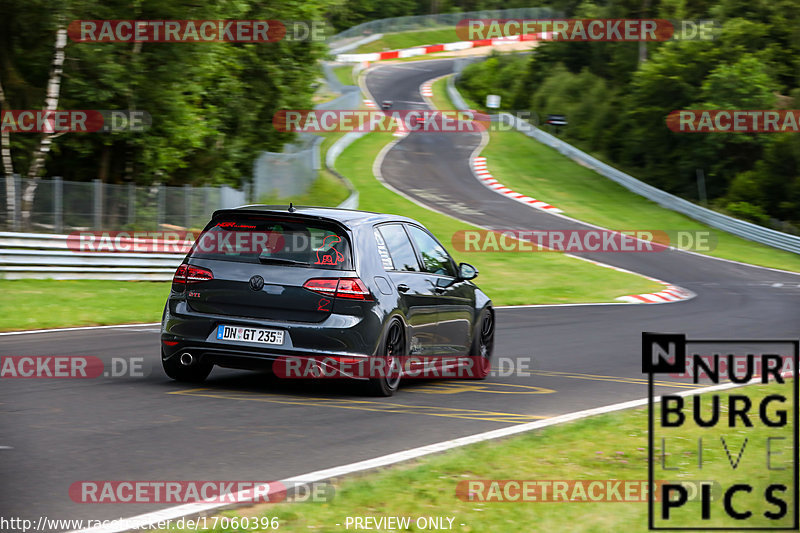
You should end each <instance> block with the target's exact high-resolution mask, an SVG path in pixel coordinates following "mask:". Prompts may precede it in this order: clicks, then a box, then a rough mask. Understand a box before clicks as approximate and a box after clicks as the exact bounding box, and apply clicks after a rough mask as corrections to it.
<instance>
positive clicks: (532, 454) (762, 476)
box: [209, 385, 792, 533]
mask: <svg viewBox="0 0 800 533" xmlns="http://www.w3.org/2000/svg"><path fill="white" fill-rule="evenodd" d="M776 387H784V390H785V387H786V386H785V385H783V386H776V385H767V386H765V385H753V386H749V387H746V388H742V389H737V391H736V392H737V393H740V394H746V395H747V396H749V397H750V398H751V399H752V401H753V405H754V406H758V405H759V403H758V401H759V400H760V399H762V398H764V397H765V396H766V395H767V394H769V393H774V392H778V391H777V390H776ZM723 398H724V397H723ZM723 402H726V400H724V399H723ZM791 403H792V400H791V395H790V396H789V398H788V405H781V407H780V408H781V409H783V408H785V409H787V411H789V412H791V407H790V405H791ZM709 404H710V399H709V398H708V397H704V398H703V403H702V405H703V406H705V407H707V406H708V405H709ZM725 405H727V404H725ZM773 405H774V404H773ZM656 409H658V408H656ZM756 410H757V408H756ZM769 411H770V415H771V416H773V417H774V414H772V413H774V407H770V410H769ZM656 412H659V411H656ZM684 413H685V414H686V415H687V416H689V417H691V402H687V408H686V409H685V410H684ZM723 414H724V413H723ZM756 416H757V415H756ZM689 419H691V418H689ZM754 424H755V426H756V427H754V428H753V429H752V430H748V431H747V433H746V436H747V437H748V440H749V441H748V444H747V448H746V450H745V452H744V453H743V456H742V459H741V463H740V465H739V466H738V468H737V470H735V471H734V470H732V468H731V466H730V464H729V462H728V458H727V457H726V455H725V452H724V450H723V449H722V447H721V444H720V440H719V437H720V436H724V437H725V438H726V440H727V441H728V442H729V443H730V447H731V451H730V453H731V454H732V455H733V457H734V460H735V459H736V456H735V454H736V453H738V450H739V449H740V447H741V443H742V441H743V433H742V430H741V429H738V428H735V429H727V428H723V427H717V428H702V431H700V430H698V429H696V428H695V427H694V425H693V424H692V426H691V427H687V428H685V429H684V430H683V432H682V436H683V437H684V438H685V439H686V441H685V442H686V443H687V444H686V445H685V449H684V447H683V446H681V445H680V444H677V442H676V441H675V440H668V441H667V443H668V444H667V453H670V454H671V455H670V456H669V457H668V458H667V461H668V463H667V464H668V466H674V465H676V464H678V463H684V464H683V468H682V471H681V474H682V475H681V476H680V478H678V476H675V474H673V473H670V472H666V471H661V470H660V465H658V466H656V469H655V472H654V474H655V475H654V478H655V479H657V480H670V481H671V480H674V479H681V480H716V481H719V482H720V483H721V484H722V486H723V487H724V488H727V487H728V486H730V485H731V484H732V483H733V481H734V480H736V482H742V481H746V482H748V483H750V484H752V485H753V488H754V490H753V493H751V494H742V493H739V494H737V495H736V497H735V498H734V502H735V505H736V506H737V508H742V509H751V510H752V511H753V513H754V514H756V515H758V516H760V515H761V513H762V512H763V511H766V510H774V509H775V507H774V506H772V505H768V504H767V503H766V502H765V500H764V496H763V494H764V493H763V488H764V487H765V486H766V485H768V484H769V483H784V484H786V485H787V486H788V487H791V486H792V469H791V468H787V469H786V470H782V471H777V470H775V471H771V472H770V471H767V470H766V468H765V463H764V458H765V453H766V449H765V442H766V440H765V439H766V437H767V436H775V435H781V436H788V437H789V438H788V439H787V440H785V441H773V442H772V452H773V453H776V452H777V453H783V454H784V455H783V456H782V457H780V456H778V455H774V456H773V459H776V460H778V461H780V460H783V461H786V460H789V461H790V460H791V459H789V458H791V457H792V448H791V442H792V439H791V436H790V435H786V430H787V428H781V429H778V430H776V429H771V428H766V427H765V426H764V425H763V424H760V423H759V422H758V420H757V419H756V421H755V422H754ZM659 431H660V430H659ZM657 435H661V433H657ZM700 436H702V437H703V439H704V440H703V464H704V466H703V469H702V470H701V471H696V470H693V465H694V464H696V461H697V457H696V455H695V454H696V446H697V438H698V437H700ZM659 440H660V439H657V440H656V448H657V449H656V450H654V454H656V456H657V457H660V450H659V449H658V441H659ZM647 461H648V452H647V410H646V408H639V409H633V410H626V411H620V412H616V413H609V414H605V415H600V416H595V417H591V418H587V419H584V420H579V421H576V422H571V423H566V424H560V425H557V426H552V427H548V428H543V429H540V430H536V431H532V432H528V433H525V434H522V435H520V436H516V437H513V438H509V439H505V440H501V441H489V442H485V443H480V444H475V445H470V446H466V447H463V448H458V449H456V450H452V451H450V452H447V453H444V454H440V455H434V456H428V457H425V458H422V459H420V460H417V461H415V462H413V463H406V464H403V465H398V466H395V467H393V468H390V469H385V470H382V471H378V472H372V473H367V474H364V475H361V476H355V477H350V478H346V479H343V480H341V481H339V482H336V483H335V497H334V499H333V500H332V501H330V502H326V503H294V504H291V503H289V504H286V503H284V504H262V505H260V506H257V507H251V508H246V509H242V510H240V511H227V512H225V513H223V514H224V515H225V516H229V517H231V516H237V515H241V516H253V517H255V516H267V517H277V518H278V520H279V521H280V524H281V525H280V529H281V530H287V531H320V532H334V531H343V530H344V524H345V518H346V517H348V516H349V517H354V516H375V517H381V516H410V517H413V518H416V517H419V516H449V517H455V520H454V522H453V524H454V526H455V527H454V528H453V529H454V530H456V531H463V532H486V531H502V532H504V533H506V532H509V533H511V532H521V533H528V532H530V531H570V532H617V531H631V532H634V531H646V530H647V503H645V502H641V503H640V502H636V503H630V502H579V503H578V502H576V503H571V502H564V501H562V502H529V501H528V502H481V501H465V500H463V499H461V498H459V497H457V495H456V488H457V487H458V486H459V483H460V482H467V481H469V480H512V479H513V480H642V481H644V480H647V477H648V473H647ZM774 464H775V465H776V466H778V465H779V463H778V462H776V463H774ZM462 487H463V485H462ZM781 498H782V499H783V500H784V501H786V502H787V504H788V505H789V508H790V510H789V515H788V518H787V519H784V520H783V521H782V522H780V523H776V524H769V525H770V526H771V527H774V526H777V525H782V526H783V527H787V526H789V525H791V521H790V518H791V501H792V500H791V498H792V494H791V489H789V491H787V492H786V493H784V494H782V495H781ZM656 505H657V506H658V504H656ZM699 507H700V504H699V502H696V501H695V502H691V503H689V504H687V506H686V508H685V509H684V510H682V511H679V512H676V518H678V519H679V520H680V522H677V523H674V524H670V525H673V526H679V525H680V526H684V527H685V526H688V525H692V524H697V522H698V521H697V520H695V521H694V522H692V523H689V522H688V521H687V516H686V515H689V514H690V513H691V516H692V517H697V516H698V515H699ZM657 509H658V507H657ZM711 513H712V520H711V521H709V522H707V523H705V524H704V526H707V527H711V526H723V527H731V526H735V525H736V523H735V522H734V521H732V520H730V519H729V520H727V521H725V520H720V517H721V516H722V515H723V514H724V512H723V509H722V499H721V498H717V499H716V500H714V501H712V502H711ZM681 515H683V516H681ZM209 523H211V521H210V520H209ZM412 523H413V520H412ZM336 524H341V525H339V526H337V525H336ZM461 524H464V525H463V526H462V525H461ZM760 525H762V526H763V525H764V520H762V522H761V524H760ZM351 528H352V526H351ZM410 530H411V531H420V530H419V529H416V528H414V527H412V528H411V529H410ZM211 531H212V532H214V533H217V532H222V531H223V530H222V529H213V530H211ZM233 531H235V530H233Z"/></svg>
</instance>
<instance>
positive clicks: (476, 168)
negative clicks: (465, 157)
mask: <svg viewBox="0 0 800 533" xmlns="http://www.w3.org/2000/svg"><path fill="white" fill-rule="evenodd" d="M472 171H473V172H474V173H475V175H476V176H478V179H479V180H480V181H481V183H483V184H484V185H485V186H486V187H488V188H490V189H492V190H494V191H496V192H498V193H500V194H503V195H505V196H508V197H509V198H512V199H514V200H517V201H518V202H521V203H523V204H526V205H529V206H531V207H535V208H536V209H541V210H542V211H547V212H549V213H563V211H562V210H561V209H559V208H557V207H554V206H552V205H550V204H548V203H547V202H543V201H541V200H537V199H536V198H531V197H530V196H525V195H524V194H522V193H518V192H516V191H514V190H512V189H509V188H508V187H506V186H504V185H503V184H502V183H500V182H499V181H497V180H496V179H494V176H492V175H491V173H489V171H488V170H487V169H486V158H485V157H474V158H472Z"/></svg>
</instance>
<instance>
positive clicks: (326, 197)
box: [258, 155, 350, 207]
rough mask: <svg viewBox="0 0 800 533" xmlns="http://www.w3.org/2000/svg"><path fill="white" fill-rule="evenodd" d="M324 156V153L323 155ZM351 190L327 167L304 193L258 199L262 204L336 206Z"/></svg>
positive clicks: (266, 196) (267, 196)
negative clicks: (291, 203) (290, 203)
mask: <svg viewBox="0 0 800 533" xmlns="http://www.w3.org/2000/svg"><path fill="white" fill-rule="evenodd" d="M322 157H324V155H323V156H322ZM349 195H350V192H349V191H348V190H347V188H346V187H345V186H344V185H343V184H342V182H341V181H340V180H339V178H337V177H336V176H334V175H333V174H331V173H330V172H328V171H327V170H326V169H324V168H323V169H321V170H320V171H319V176H318V177H317V179H316V180H315V181H314V183H312V184H311V187H309V189H308V190H307V191H306V192H305V193H303V194H298V195H294V196H286V197H283V196H278V195H265V196H262V197H261V198H259V199H258V202H259V203H262V204H288V203H289V202H293V203H294V204H295V205H320V206H330V207H335V206H337V205H339V204H340V203H342V202H344V201H345V200H346V199H347V197H348V196H349Z"/></svg>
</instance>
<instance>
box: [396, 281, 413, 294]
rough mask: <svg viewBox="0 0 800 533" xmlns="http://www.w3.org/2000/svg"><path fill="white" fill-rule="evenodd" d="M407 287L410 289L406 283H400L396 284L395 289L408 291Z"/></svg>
mask: <svg viewBox="0 0 800 533" xmlns="http://www.w3.org/2000/svg"><path fill="white" fill-rule="evenodd" d="M409 289H410V287H409V286H408V285H406V284H405V283H401V284H399V285H398V286H397V291H398V292H408V290H409Z"/></svg>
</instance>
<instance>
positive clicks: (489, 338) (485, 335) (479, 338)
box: [469, 307, 494, 379]
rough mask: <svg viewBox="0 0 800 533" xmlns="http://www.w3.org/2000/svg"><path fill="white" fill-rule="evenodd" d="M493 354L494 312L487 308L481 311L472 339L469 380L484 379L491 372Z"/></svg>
mask: <svg viewBox="0 0 800 533" xmlns="http://www.w3.org/2000/svg"><path fill="white" fill-rule="evenodd" d="M493 352H494V310H493V309H492V308H491V307H487V308H486V309H484V310H483V311H481V314H480V318H479V319H478V323H477V327H476V328H475V336H474V337H473V339H472V347H471V348H470V351H469V354H470V357H471V358H472V361H473V365H472V368H473V370H472V372H471V373H470V376H469V377H470V378H471V379H486V378H487V377H488V376H489V373H490V372H491V370H492V353H493Z"/></svg>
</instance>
